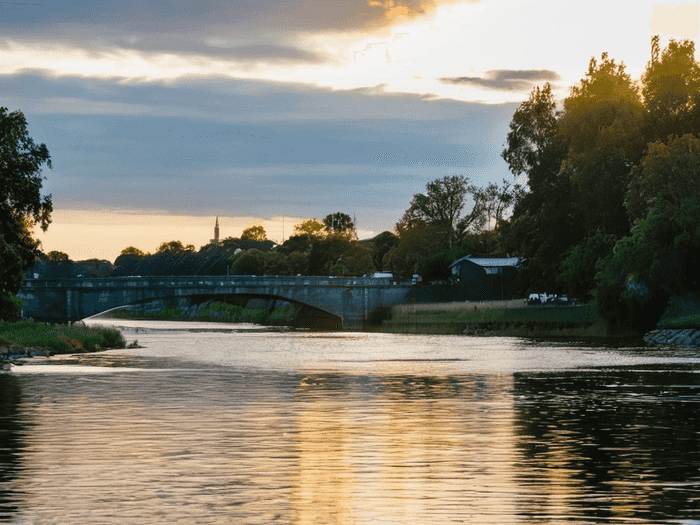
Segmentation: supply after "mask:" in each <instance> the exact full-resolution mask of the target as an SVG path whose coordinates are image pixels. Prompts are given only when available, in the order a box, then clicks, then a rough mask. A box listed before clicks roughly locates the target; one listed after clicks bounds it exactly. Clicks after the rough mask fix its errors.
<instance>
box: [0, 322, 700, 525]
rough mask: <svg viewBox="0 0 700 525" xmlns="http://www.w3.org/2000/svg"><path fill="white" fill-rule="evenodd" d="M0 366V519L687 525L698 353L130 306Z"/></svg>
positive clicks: (699, 429)
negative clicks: (71, 338) (63, 349)
mask: <svg viewBox="0 0 700 525" xmlns="http://www.w3.org/2000/svg"><path fill="white" fill-rule="evenodd" d="M116 324H118V325H122V326H126V327H127V328H126V337H127V339H128V340H129V341H132V340H133V339H138V341H139V344H141V345H142V346H144V348H141V349H133V350H120V351H109V352H102V353H98V354H88V355H80V356H61V357H55V358H51V359H34V360H32V361H31V362H28V363H27V364H25V365H24V366H22V367H16V368H14V369H13V370H12V371H11V372H9V373H4V374H0V418H1V419H0V421H2V426H1V427H0V428H1V429H2V431H1V432H0V440H1V441H0V521H6V522H10V523H17V524H20V523H21V524H30V523H31V524H34V523H36V524H38V523H61V524H64V523H105V524H117V523H288V524H327V523H339V524H346V523H347V524H360V523H368V524H369V523H402V524H403V523H405V524H408V523H411V524H413V523H421V524H431V523H435V524H437V523H440V524H442V523H451V522H456V523H475V524H476V523H479V524H483V523H533V524H534V523H537V524H549V523H551V524H554V523H687V524H689V523H700V511H699V510H698V508H699V507H700V446H699V445H700V443H699V433H700V421H699V420H698V408H700V407H699V406H698V402H699V401H700V381H698V378H699V376H698V371H699V370H700V359H698V357H697V356H696V354H695V352H693V351H687V350H682V351H681V350H647V349H639V348H623V349H616V348H606V347H590V346H583V345H572V344H552V343H543V342H536V341H528V340H521V339H515V338H478V337H463V336H426V335H395V334H368V333H343V332H336V333H321V332H288V331H269V330H265V329H259V328H256V327H253V326H249V325H248V326H244V325H220V324H211V323H166V322H143V321H138V322H126V321H118V322H116Z"/></svg>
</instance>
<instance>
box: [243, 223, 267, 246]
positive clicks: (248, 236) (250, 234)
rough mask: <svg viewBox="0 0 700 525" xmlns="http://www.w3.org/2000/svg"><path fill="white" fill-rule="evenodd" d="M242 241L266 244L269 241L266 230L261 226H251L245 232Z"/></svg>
mask: <svg viewBox="0 0 700 525" xmlns="http://www.w3.org/2000/svg"><path fill="white" fill-rule="evenodd" d="M241 240H242V241H256V242H265V241H266V240H267V233H265V228H263V227H262V226H260V225H255V226H250V227H248V228H246V229H245V230H243V233H242V234H241Z"/></svg>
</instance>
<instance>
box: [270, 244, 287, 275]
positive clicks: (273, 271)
mask: <svg viewBox="0 0 700 525" xmlns="http://www.w3.org/2000/svg"><path fill="white" fill-rule="evenodd" d="M265 256H266V257H265V268H264V275H291V273H292V269H291V266H290V264H289V258H288V257H287V256H286V255H285V254H283V253H281V252H278V251H277V250H273V251H270V252H267V253H266V254H265Z"/></svg>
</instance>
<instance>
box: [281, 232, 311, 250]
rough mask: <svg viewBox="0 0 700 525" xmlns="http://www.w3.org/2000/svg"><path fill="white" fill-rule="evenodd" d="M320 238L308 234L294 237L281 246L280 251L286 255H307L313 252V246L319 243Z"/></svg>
mask: <svg viewBox="0 0 700 525" xmlns="http://www.w3.org/2000/svg"><path fill="white" fill-rule="evenodd" d="M319 240H320V238H317V237H313V236H311V235H309V234H308V233H303V234H300V235H292V236H291V237H290V238H289V239H287V240H286V241H284V244H283V245H282V246H279V247H278V248H277V249H278V251H280V252H282V253H286V254H291V253H293V252H302V253H307V252H308V251H309V250H311V246H312V245H313V244H314V243H315V242H317V241H319Z"/></svg>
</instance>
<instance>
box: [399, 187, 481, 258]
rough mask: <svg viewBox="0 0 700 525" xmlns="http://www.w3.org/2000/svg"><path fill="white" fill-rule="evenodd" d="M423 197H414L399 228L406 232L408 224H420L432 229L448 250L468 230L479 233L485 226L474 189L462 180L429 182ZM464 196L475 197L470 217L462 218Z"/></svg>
mask: <svg viewBox="0 0 700 525" xmlns="http://www.w3.org/2000/svg"><path fill="white" fill-rule="evenodd" d="M426 190H427V191H426V193H425V194H423V193H417V194H415V195H414V196H413V199H412V200H411V205H410V206H409V208H408V210H406V213H404V216H403V217H402V219H401V223H402V224H401V225H397V230H398V231H399V233H400V229H401V228H410V225H411V224H415V223H417V222H419V221H420V222H423V223H425V224H426V225H429V226H432V227H434V228H435V231H436V232H437V233H438V235H439V236H440V238H441V240H442V241H443V242H444V243H445V245H446V247H448V248H450V249H452V247H453V246H454V245H455V244H457V243H459V242H460V241H461V240H462V239H463V237H464V234H465V233H466V232H467V231H469V230H479V229H480V228H481V227H482V226H483V225H484V223H485V216H484V214H483V208H482V202H481V199H480V194H479V193H477V188H476V187H475V186H473V185H471V184H470V182H469V179H468V178H467V177H464V176H460V175H455V176H452V177H448V176H445V177H443V178H442V179H436V180H434V181H432V182H429V183H428V184H427V187H426ZM468 194H472V195H473V196H474V197H475V202H474V206H473V207H472V210H471V212H470V213H467V214H466V215H464V216H462V212H463V211H464V205H465V199H466V197H467V195H468Z"/></svg>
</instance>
